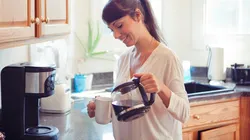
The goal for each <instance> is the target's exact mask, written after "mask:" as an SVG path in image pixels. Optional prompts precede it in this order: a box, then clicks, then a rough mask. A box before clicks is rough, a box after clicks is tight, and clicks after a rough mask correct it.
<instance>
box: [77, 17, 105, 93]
mask: <svg viewBox="0 0 250 140" xmlns="http://www.w3.org/2000/svg"><path fill="white" fill-rule="evenodd" d="M94 25H95V24H93V23H92V21H90V20H89V22H88V39H87V42H85V43H84V42H83V41H82V40H81V39H80V37H79V36H78V35H77V34H76V33H75V36H76V39H77V40H78V42H79V43H80V45H81V47H82V48H83V51H84V52H83V56H82V58H81V59H80V60H78V67H79V65H80V64H82V63H84V62H85V61H87V60H88V59H90V58H99V56H101V55H104V54H107V53H108V51H96V48H97V46H98V44H99V42H100V39H101V36H102V34H101V31H100V25H99V23H97V24H96V26H94ZM79 75H80V77H82V78H83V77H85V83H86V84H85V88H80V89H83V90H89V89H91V87H92V80H93V74H92V73H84V74H83V73H82V72H80V70H79V68H78V74H77V77H79Z"/></svg>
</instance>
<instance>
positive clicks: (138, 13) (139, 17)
mask: <svg viewBox="0 0 250 140" xmlns="http://www.w3.org/2000/svg"><path fill="white" fill-rule="evenodd" d="M142 20H143V15H142V12H141V10H140V9H138V8H136V10H135V21H137V22H140V21H142Z"/></svg>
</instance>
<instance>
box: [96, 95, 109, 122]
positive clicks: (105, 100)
mask: <svg viewBox="0 0 250 140" xmlns="http://www.w3.org/2000/svg"><path fill="white" fill-rule="evenodd" d="M111 103H112V99H111V98H109V97H101V96H98V97H96V98H95V105H96V108H95V120H96V122H97V123H99V124H107V123H109V122H110V121H111V109H112V105H111Z"/></svg>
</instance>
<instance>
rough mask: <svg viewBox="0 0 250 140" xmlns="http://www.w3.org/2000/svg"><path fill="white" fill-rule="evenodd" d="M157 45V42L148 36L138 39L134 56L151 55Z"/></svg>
mask: <svg viewBox="0 0 250 140" xmlns="http://www.w3.org/2000/svg"><path fill="white" fill-rule="evenodd" d="M158 45H159V42H158V41H157V40H155V38H154V37H153V36H151V35H150V34H149V35H148V36H144V37H143V38H140V39H139V41H138V42H137V44H135V49H134V52H135V54H145V53H146V54H147V53H151V52H153V50H154V49H155V48H156V47H157V46H158Z"/></svg>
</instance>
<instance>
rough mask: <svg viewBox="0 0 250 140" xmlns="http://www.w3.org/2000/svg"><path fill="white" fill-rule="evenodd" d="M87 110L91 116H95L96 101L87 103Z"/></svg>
mask: <svg viewBox="0 0 250 140" xmlns="http://www.w3.org/2000/svg"><path fill="white" fill-rule="evenodd" d="M87 111H88V115H89V117H90V118H93V117H95V102H94V101H90V102H89V104H88V105H87Z"/></svg>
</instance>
